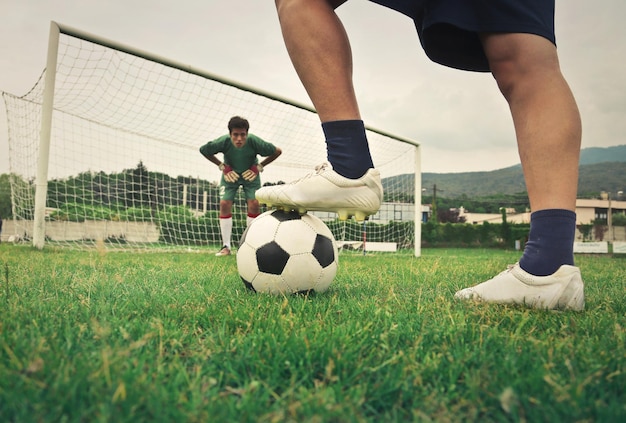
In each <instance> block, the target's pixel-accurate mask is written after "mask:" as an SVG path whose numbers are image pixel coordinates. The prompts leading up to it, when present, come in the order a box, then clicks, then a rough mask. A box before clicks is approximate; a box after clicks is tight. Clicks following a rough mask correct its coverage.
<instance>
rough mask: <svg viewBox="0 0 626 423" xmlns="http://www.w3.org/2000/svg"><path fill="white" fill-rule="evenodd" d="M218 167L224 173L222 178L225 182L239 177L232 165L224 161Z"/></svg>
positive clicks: (233, 180)
mask: <svg viewBox="0 0 626 423" xmlns="http://www.w3.org/2000/svg"><path fill="white" fill-rule="evenodd" d="M219 167H220V170H221V171H222V173H223V174H224V180H225V181H226V182H231V183H232V182H237V179H239V174H238V173H237V172H235V171H234V170H233V168H232V167H230V166H228V165H226V164H224V163H222V164H220V166H219Z"/></svg>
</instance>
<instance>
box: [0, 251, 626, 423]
mask: <svg viewBox="0 0 626 423" xmlns="http://www.w3.org/2000/svg"><path fill="white" fill-rule="evenodd" d="M518 256H519V252H514V251H500V250H471V249H468V250H464V249H427V250H424V251H423V255H422V257H420V258H415V257H413V256H412V255H411V254H409V253H406V254H388V253H383V254H370V255H366V256H363V255H358V254H354V253H345V254H344V253H342V255H341V256H340V268H339V271H338V274H337V277H336V279H335V281H334V282H333V284H332V285H331V287H330V289H329V290H328V291H327V292H325V293H323V294H317V295H311V296H293V297H275V296H269V295H260V294H254V293H252V292H249V291H247V290H246V289H245V288H244V286H243V284H242V282H241V280H240V279H239V276H238V274H237V268H236V260H235V256H230V257H215V256H214V255H213V254H212V253H210V252H207V253H187V254H184V253H119V252H118V253H104V252H98V251H86V252H76V251H67V250H55V249H46V250H44V251H37V250H33V249H32V248H30V247H24V246H13V245H8V244H0V271H1V274H0V421H2V422H79V421H80V422H105V421H106V422H109V421H110V422H142V421H150V422H154V421H164V422H165V421H167V422H183V421H189V422H407V421H438V422H439V421H443V422H446V421H451V422H457V421H481V422H490V421H498V422H501V421H506V422H508V421H520V422H522V421H528V422H543V421H550V422H560V421H567V422H575V421H581V422H596V421H597V422H620V421H626V317H625V316H626V257H611V256H608V255H607V256H578V257H577V264H578V265H579V266H580V267H581V269H582V271H583V277H584V278H585V281H586V295H587V306H586V310H585V311H584V312H555V311H538V310H529V309H526V308H523V307H512V306H499V305H485V304H476V303H463V302H458V301H455V300H454V299H453V293H454V292H455V291H456V290H457V289H459V288H462V287H466V286H469V285H473V284H475V283H477V282H480V281H482V280H485V279H488V278H490V277H492V276H494V275H495V274H497V273H498V272H500V271H502V270H503V269H504V268H505V267H506V265H507V264H512V263H514V262H515V261H516V260H517V259H518Z"/></svg>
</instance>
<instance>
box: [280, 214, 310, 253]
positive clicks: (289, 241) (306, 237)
mask: <svg viewBox="0 0 626 423" xmlns="http://www.w3.org/2000/svg"><path fill="white" fill-rule="evenodd" d="M316 236H317V234H316V233H315V231H314V230H313V228H311V227H310V226H309V225H307V224H305V223H304V222H302V221H301V220H289V221H286V222H282V223H281V224H280V226H279V227H278V232H276V237H275V238H274V239H275V240H276V242H277V243H278V245H280V246H281V248H282V249H283V250H285V251H287V252H288V253H289V255H291V256H293V255H296V254H304V253H310V252H311V251H312V250H313V245H314V244H315V237H316Z"/></svg>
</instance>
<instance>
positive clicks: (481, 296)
mask: <svg viewBox="0 0 626 423" xmlns="http://www.w3.org/2000/svg"><path fill="white" fill-rule="evenodd" d="M584 290H585V287H584V283H583V280H582V277H581V275H580V270H579V269H578V267H575V266H568V265H563V266H561V267H559V269H558V270H557V271H556V272H554V273H553V274H551V275H548V276H534V275H531V274H530V273H528V272H525V271H524V270H523V269H522V268H521V267H520V266H519V263H517V264H515V265H514V266H509V268H508V269H507V270H505V271H504V272H502V273H500V274H499V275H497V276H496V277H494V278H493V279H490V280H488V281H486V282H483V283H481V284H478V285H476V286H473V287H471V288H465V289H462V290H460V291H458V292H457V293H456V294H454V298H456V299H459V300H474V301H483V302H488V303H499V304H522V305H526V306H528V307H532V308H540V309H549V310H552V309H560V310H576V311H581V310H583V309H584V308H585V292H584Z"/></svg>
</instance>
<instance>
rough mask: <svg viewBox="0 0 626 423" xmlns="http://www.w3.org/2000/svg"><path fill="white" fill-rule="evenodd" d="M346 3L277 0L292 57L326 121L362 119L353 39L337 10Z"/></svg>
mask: <svg viewBox="0 0 626 423" xmlns="http://www.w3.org/2000/svg"><path fill="white" fill-rule="evenodd" d="M343 2H344V1H331V0H328V1H327V0H276V10H277V11H278V18H279V20H280V26H281V30H282V33H283V38H284V40H285V45H286V47H287V51H288V53H289V57H290V58H291V61H292V63H293V65H294V67H295V69H296V72H297V73H298V76H299V77H300V80H301V81H302V84H303V85H304V87H305V89H306V91H307V93H308V95H309V97H310V98H311V101H312V102H313V105H314V106H315V108H316V110H317V112H318V114H319V117H320V120H321V121H322V122H328V121H337V120H354V119H361V117H360V113H359V107H358V105H357V101H356V96H355V93H354V87H353V85H352V51H351V48H350V42H349V40H348V36H347V34H346V31H345V29H344V27H343V24H342V23H341V21H340V20H339V18H338V17H337V15H336V13H335V11H334V7H336V6H338V5H339V4H341V3H343Z"/></svg>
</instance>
